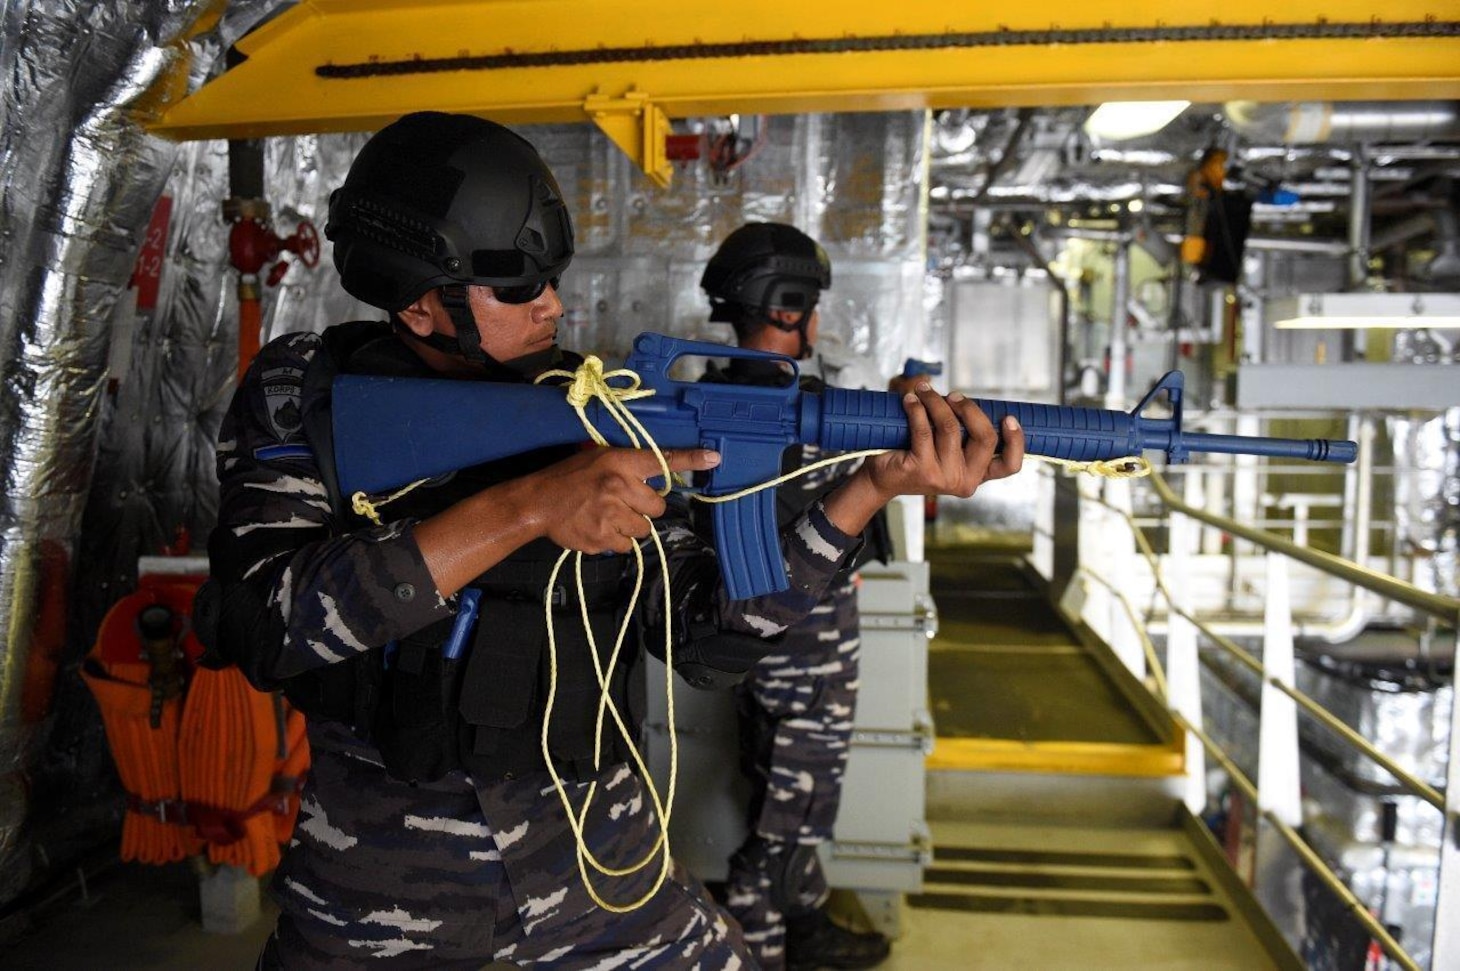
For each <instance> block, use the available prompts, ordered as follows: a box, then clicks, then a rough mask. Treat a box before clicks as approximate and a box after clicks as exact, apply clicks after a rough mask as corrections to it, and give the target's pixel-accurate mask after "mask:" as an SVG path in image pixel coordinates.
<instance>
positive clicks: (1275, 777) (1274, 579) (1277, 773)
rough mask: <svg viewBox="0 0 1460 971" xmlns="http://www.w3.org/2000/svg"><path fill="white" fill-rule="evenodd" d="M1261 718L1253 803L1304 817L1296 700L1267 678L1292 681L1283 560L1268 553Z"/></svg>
mask: <svg viewBox="0 0 1460 971" xmlns="http://www.w3.org/2000/svg"><path fill="white" fill-rule="evenodd" d="M1262 666H1263V668H1264V669H1265V670H1266V671H1267V675H1268V680H1267V681H1265V682H1264V683H1263V685H1262V724H1261V727H1260V728H1259V730H1258V746H1257V759H1258V761H1257V805H1258V808H1260V809H1263V810H1271V811H1272V813H1273V814H1274V815H1275V816H1277V818H1278V819H1281V820H1282V821H1283V822H1285V823H1287V824H1288V825H1289V826H1300V825H1302V822H1303V806H1302V801H1301V796H1300V791H1301V790H1300V785H1299V779H1298V704H1297V702H1295V701H1293V699H1292V698H1290V697H1288V696H1287V695H1286V694H1284V693H1283V692H1282V691H1279V690H1278V688H1277V687H1276V686H1274V685H1273V684H1272V681H1274V680H1276V681H1278V682H1281V683H1282V684H1284V685H1287V686H1288V687H1292V686H1293V611H1292V601H1291V595H1290V593H1289V587H1288V561H1287V558H1286V557H1284V556H1283V555H1282V554H1280V553H1269V554H1267V606H1266V610H1265V612H1264V615H1263V640H1262Z"/></svg>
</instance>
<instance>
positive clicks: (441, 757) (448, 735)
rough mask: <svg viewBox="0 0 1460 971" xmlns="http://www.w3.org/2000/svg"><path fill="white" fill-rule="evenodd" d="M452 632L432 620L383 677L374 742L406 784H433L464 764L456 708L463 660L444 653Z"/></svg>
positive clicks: (408, 642) (388, 766) (393, 772)
mask: <svg viewBox="0 0 1460 971" xmlns="http://www.w3.org/2000/svg"><path fill="white" fill-rule="evenodd" d="M448 632H449V625H448V626H447V627H444V628H443V627H442V625H439V624H433V625H432V626H431V627H428V628H426V630H424V631H422V632H421V633H419V634H416V635H415V636H413V637H411V638H408V639H407V640H405V641H403V642H401V645H400V648H399V650H398V651H397V652H396V655H395V657H394V658H393V659H392V662H391V668H390V670H389V671H388V672H387V673H386V676H385V678H384V679H383V681H382V686H381V687H382V694H381V698H380V704H379V708H378V709H377V713H376V731H375V742H376V745H377V746H378V747H379V749H380V755H381V758H382V760H383V761H384V762H385V768H386V770H387V771H388V772H389V773H390V774H391V775H392V776H394V777H396V778H397V779H400V780H402V781H405V782H434V781H436V780H437V779H439V778H441V777H442V776H444V775H445V774H446V773H448V772H450V771H451V770H452V769H455V768H458V767H460V765H461V759H460V755H459V752H458V751H457V744H456V725H455V715H454V710H455V707H456V700H457V698H458V697H459V695H460V692H461V675H462V670H463V668H462V663H463V662H462V661H460V660H446V659H445V658H444V657H442V654H441V646H442V642H443V641H444V639H445V635H446V634H447V633H448ZM433 634H435V635H439V636H432V635H433Z"/></svg>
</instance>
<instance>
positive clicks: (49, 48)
mask: <svg viewBox="0 0 1460 971" xmlns="http://www.w3.org/2000/svg"><path fill="white" fill-rule="evenodd" d="M267 6H271V5H267V4H260V3H240V4H235V5H234V8H235V9H234V10H233V11H230V14H229V16H228V17H226V18H225V19H224V20H223V22H222V24H221V25H220V27H219V28H218V29H217V30H215V32H213V33H212V34H210V35H208V36H207V37H204V38H201V39H200V40H199V41H198V42H197V43H198V46H197V50H198V52H199V53H200V54H202V55H204V56H203V58H202V60H200V61H199V63H210V62H212V61H213V60H216V56H212V57H210V56H208V54H209V52H210V51H211V53H212V54H213V55H216V53H217V52H218V51H219V50H221V49H222V46H223V45H224V44H226V43H227V42H228V36H229V32H230V31H233V32H235V33H236V31H238V30H241V29H243V27H244V26H245V25H246V24H248V23H250V22H251V21H252V20H257V18H258V16H259V15H260V13H261V12H262V11H263V10H264V9H265V8H266V7H267ZM202 7H203V5H202V4H198V3H182V2H173V3H168V2H158V0H152V2H147V0H137V2H125V0H110V2H102V3H94V2H93V3H73V2H19V3H7V4H5V5H4V8H3V22H0V71H3V76H4V77H5V78H6V83H5V85H4V86H3V88H0V185H3V187H4V195H3V199H0V240H3V245H0V362H3V363H0V367H3V369H4V381H3V384H0V415H3V419H0V470H3V474H4V479H5V495H4V499H3V500H0V502H3V505H0V875H3V876H0V901H3V900H7V899H9V898H10V897H12V896H13V895H14V894H15V893H16V892H17V891H18V890H19V889H20V888H21V887H23V885H24V883H25V881H26V880H27V878H28V874H29V872H30V867H29V857H28V856H27V855H26V854H25V853H23V852H21V851H20V850H21V842H22V841H21V839H20V836H21V833H22V829H21V827H22V824H23V823H24V821H25V818H26V811H27V806H28V801H27V795H26V792H27V791H28V789H29V788H30V785H31V780H30V769H31V767H32V764H33V762H34V761H35V757H36V752H35V749H36V747H37V744H38V739H39V738H40V736H41V735H43V734H44V733H43V732H42V731H41V729H43V728H44V724H45V722H44V715H45V710H44V706H41V707H40V708H37V707H36V706H34V705H27V704H24V703H23V702H24V695H25V691H26V686H27V683H28V679H27V668H28V667H29V668H30V672H29V673H30V678H29V682H30V684H31V687H32V688H34V687H35V683H36V682H37V681H38V680H39V681H40V682H41V683H44V679H45V678H46V677H47V676H48V669H49V670H53V669H54V667H55V666H56V665H57V663H58V660H59V655H60V654H61V647H60V644H59V642H58V636H59V635H57V634H56V633H55V632H54V631H51V630H47V631H44V632H38V631H37V614H38V608H39V606H40V604H41V603H42V602H45V601H47V600H48V598H53V597H55V596H57V595H61V596H64V593H65V590H66V588H67V581H68V577H69V574H70V573H71V572H72V564H73V563H75V562H76V561H77V560H78V556H77V549H76V544H75V537H76V535H77V532H78V530H79V527H80V524H81V519H82V514H83V508H84V507H85V505H86V503H87V494H88V489H89V486H90V484H91V480H92V473H93V469H94V467H95V457H96V447H97V438H98V431H99V429H100V428H101V422H100V418H101V416H102V414H103V413H104V412H105V411H106V410H107V401H106V389H107V386H108V377H109V373H108V370H107V363H108V354H109V346H110V326H109V321H110V319H111V316H112V314H113V312H114V311H115V310H116V308H117V307H118V306H119V305H120V304H121V303H123V302H124V300H125V290H126V287H127V283H128V280H129V279H130V277H131V275H132V267H133V262H134V260H135V258H136V255H137V250H138V246H139V244H140V242H141V236H142V232H143V230H144V229H145V227H146V226H147V222H148V217H149V214H150V212H151V210H152V206H153V204H154V201H155V200H156V198H157V195H158V193H159V190H160V189H161V187H162V186H163V184H164V182H166V181H167V179H168V176H169V172H171V171H172V170H173V162H174V159H175V157H176V156H177V154H178V152H177V148H176V146H173V145H171V144H168V143H165V142H162V141H159V140H157V139H154V138H150V137H148V136H147V135H145V134H144V133H143V132H142V130H141V128H140V127H139V126H138V125H137V124H136V123H135V121H134V120H133V119H132V117H131V112H132V111H133V110H134V108H135V107H136V106H137V104H138V103H139V102H141V101H143V100H144V99H145V98H146V96H147V95H148V93H149V91H150V89H151V88H152V87H153V85H154V84H155V83H156V82H157V81H158V80H159V78H161V77H162V76H163V74H164V73H165V72H166V71H168V70H169V69H170V68H172V67H173V66H174V65H176V64H177V63H178V58H179V55H180V54H181V53H182V51H183V49H182V48H181V47H180V46H178V44H177V41H178V39H179V38H180V37H181V36H182V35H183V34H184V32H185V30H186V29H187V28H189V27H190V26H191V24H192V23H193V21H194V20H195V19H196V17H197V16H198V14H199V12H200V11H201V9H202ZM97 527H98V528H100V529H114V528H116V524H113V523H98V524H97ZM65 613H66V614H67V615H68V617H69V619H70V620H71V624H72V632H71V636H72V637H73V639H74V638H75V637H76V636H77V633H76V627H77V626H78V625H77V623H76V616H75V611H74V610H71V609H69V605H68V609H66V610H65ZM41 635H44V636H41Z"/></svg>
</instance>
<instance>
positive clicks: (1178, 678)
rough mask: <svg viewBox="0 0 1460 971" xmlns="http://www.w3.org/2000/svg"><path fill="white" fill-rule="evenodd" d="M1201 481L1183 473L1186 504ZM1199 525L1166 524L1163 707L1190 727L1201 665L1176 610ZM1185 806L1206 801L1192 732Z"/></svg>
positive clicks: (1202, 755)
mask: <svg viewBox="0 0 1460 971" xmlns="http://www.w3.org/2000/svg"><path fill="white" fill-rule="evenodd" d="M1198 479H1199V477H1198V476H1196V475H1193V474H1191V473H1188V474H1187V475H1186V492H1187V501H1188V502H1189V501H1190V498H1191V493H1192V492H1193V491H1195V488H1196V486H1195V483H1197V482H1198ZM1196 526H1197V524H1196V523H1195V522H1194V521H1193V520H1191V519H1190V518H1188V517H1186V516H1183V515H1181V514H1180V513H1175V512H1173V513H1172V514H1171V520H1170V526H1169V534H1168V535H1169V537H1170V538H1169V553H1168V554H1167V558H1166V567H1165V569H1164V571H1163V572H1164V573H1165V576H1166V588H1167V589H1168V590H1170V591H1171V599H1172V601H1173V602H1172V607H1173V609H1172V610H1171V611H1170V613H1169V614H1168V616H1167V620H1166V694H1167V703H1168V704H1169V705H1170V706H1171V708H1172V710H1173V711H1176V712H1178V713H1180V715H1181V716H1182V717H1183V718H1185V719H1186V721H1187V722H1188V723H1189V724H1192V725H1196V726H1198V727H1200V726H1201V725H1202V705H1201V665H1200V662H1199V661H1198V659H1197V648H1196V625H1194V624H1193V623H1192V622H1191V621H1189V620H1187V619H1186V618H1185V617H1183V616H1181V615H1180V614H1178V613H1177V612H1176V610H1175V609H1174V608H1177V607H1179V608H1180V609H1182V610H1186V611H1190V610H1191V590H1190V587H1189V585H1188V583H1187V577H1188V576H1189V570H1190V564H1189V560H1190V557H1191V554H1192V553H1193V552H1194V551H1195V549H1196V544H1197V529H1196ZM1182 796H1183V799H1184V801H1185V802H1186V808H1187V809H1189V810H1191V812H1192V813H1193V814H1194V815H1200V814H1201V812H1202V810H1204V809H1205V808H1206V803H1207V763H1206V748H1205V747H1204V746H1203V745H1202V743H1201V740H1200V739H1198V738H1197V737H1196V735H1195V734H1194V733H1192V732H1187V733H1186V778H1185V781H1184V783H1183V785H1182Z"/></svg>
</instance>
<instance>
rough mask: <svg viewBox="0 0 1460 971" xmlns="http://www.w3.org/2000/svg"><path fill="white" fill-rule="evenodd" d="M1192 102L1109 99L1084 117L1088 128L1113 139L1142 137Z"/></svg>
mask: <svg viewBox="0 0 1460 971" xmlns="http://www.w3.org/2000/svg"><path fill="white" fill-rule="evenodd" d="M1190 106H1191V102H1190V101H1107V102H1105V104H1103V105H1101V106H1100V107H1098V108H1096V109H1095V110H1094V111H1093V112H1091V113H1090V117H1089V118H1086V119H1085V131H1086V132H1088V133H1089V134H1090V136H1091V137H1092V138H1099V139H1103V140H1105V141H1111V142H1120V141H1125V140H1126V139H1129V138H1140V137H1141V136H1142V135H1150V134H1152V133H1154V132H1158V131H1160V130H1161V129H1162V128H1165V127H1166V126H1167V125H1169V124H1171V122H1172V120H1173V119H1175V118H1176V116H1177V115H1179V114H1181V113H1182V112H1183V111H1185V110H1186V109H1187V108H1188V107H1190Z"/></svg>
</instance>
